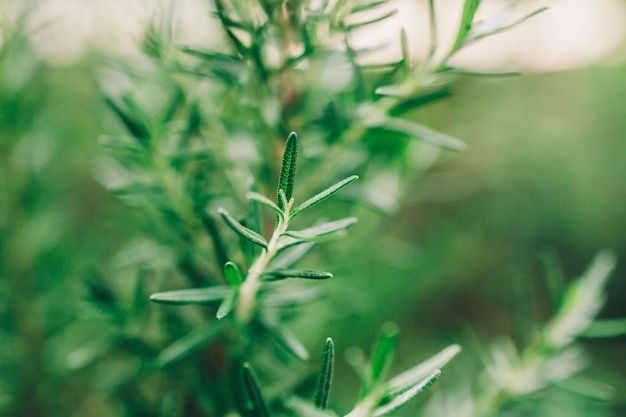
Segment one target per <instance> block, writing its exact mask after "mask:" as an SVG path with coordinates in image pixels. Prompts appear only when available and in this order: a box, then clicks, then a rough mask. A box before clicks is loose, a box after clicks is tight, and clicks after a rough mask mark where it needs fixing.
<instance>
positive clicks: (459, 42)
mask: <svg viewBox="0 0 626 417" xmlns="http://www.w3.org/2000/svg"><path fill="white" fill-rule="evenodd" d="M480 1H481V0H465V3H464V5H463V13H462V14H461V24H460V25H459V31H458V33H457V35H456V39H455V41H454V45H453V46H452V49H451V51H452V52H455V51H457V50H459V49H460V48H461V47H462V46H463V44H464V43H465V41H466V39H467V35H468V34H469V31H470V30H471V29H472V22H473V21H474V15H475V14H476V10H477V9H478V6H479V5H480Z"/></svg>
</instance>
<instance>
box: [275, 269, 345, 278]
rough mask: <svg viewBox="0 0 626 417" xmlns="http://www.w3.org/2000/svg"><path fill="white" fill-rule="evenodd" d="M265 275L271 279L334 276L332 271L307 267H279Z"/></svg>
mask: <svg viewBox="0 0 626 417" xmlns="http://www.w3.org/2000/svg"><path fill="white" fill-rule="evenodd" d="M263 275H264V276H265V277H266V279H271V280H279V279H286V278H304V279H328V278H332V277H333V274H332V273H330V272H322V271H310V270H306V269H277V270H274V271H267V272H265V273H264V274H263Z"/></svg>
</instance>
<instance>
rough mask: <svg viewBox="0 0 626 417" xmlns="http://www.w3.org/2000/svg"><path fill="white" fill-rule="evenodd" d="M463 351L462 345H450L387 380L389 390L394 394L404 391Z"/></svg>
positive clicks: (389, 392)
mask: <svg viewBox="0 0 626 417" xmlns="http://www.w3.org/2000/svg"><path fill="white" fill-rule="evenodd" d="M459 352H461V346H459V345H450V346H448V347H447V348H445V349H443V350H442V351H441V352H439V353H438V354H436V355H435V356H433V357H432V358H430V359H428V360H426V361H424V362H422V363H420V364H418V365H416V366H414V367H413V368H411V369H409V370H407V371H405V372H402V373H401V374H399V375H397V376H395V377H393V378H392V379H390V380H389V381H388V382H387V384H386V385H387V392H388V394H389V395H391V396H393V395H394V394H395V393H397V392H403V391H405V390H406V389H407V388H408V387H410V386H412V385H415V384H417V383H418V382H419V381H421V380H422V379H424V378H425V377H426V376H428V375H429V374H430V373H432V372H433V371H434V370H436V369H439V368H443V366H444V365H446V364H447V363H448V362H450V361H451V360H452V359H453V358H454V357H455V356H456V355H458V354H459Z"/></svg>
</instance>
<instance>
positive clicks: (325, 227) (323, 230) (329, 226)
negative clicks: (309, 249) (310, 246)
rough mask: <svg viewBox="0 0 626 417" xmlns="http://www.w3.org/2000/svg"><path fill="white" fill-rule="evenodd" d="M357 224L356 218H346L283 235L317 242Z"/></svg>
mask: <svg viewBox="0 0 626 417" xmlns="http://www.w3.org/2000/svg"><path fill="white" fill-rule="evenodd" d="M356 222H357V218H356V217H346V218H345V219H340V220H335V221H332V222H328V223H323V224H320V225H318V226H313V227H310V228H308V229H303V230H299V231H287V232H285V233H284V234H283V235H284V236H289V237H292V238H295V239H299V240H302V241H311V242H313V241H318V240H322V239H324V238H326V237H328V236H330V235H333V234H335V233H337V232H340V231H342V230H345V229H346V228H348V227H350V226H352V225H353V224H355V223H356Z"/></svg>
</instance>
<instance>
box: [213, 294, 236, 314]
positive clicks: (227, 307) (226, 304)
mask: <svg viewBox="0 0 626 417" xmlns="http://www.w3.org/2000/svg"><path fill="white" fill-rule="evenodd" d="M238 296H239V290H234V291H233V292H232V293H231V294H230V295H228V296H227V297H226V298H224V301H222V304H220V306H219V308H218V309H217V314H215V317H216V318H217V319H218V320H221V319H223V318H224V317H226V316H227V315H228V314H229V313H230V312H231V311H232V310H233V307H234V306H235V303H236V302H237V297H238Z"/></svg>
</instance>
